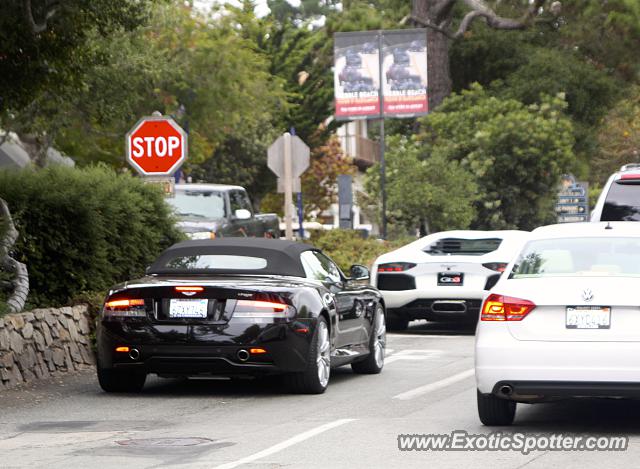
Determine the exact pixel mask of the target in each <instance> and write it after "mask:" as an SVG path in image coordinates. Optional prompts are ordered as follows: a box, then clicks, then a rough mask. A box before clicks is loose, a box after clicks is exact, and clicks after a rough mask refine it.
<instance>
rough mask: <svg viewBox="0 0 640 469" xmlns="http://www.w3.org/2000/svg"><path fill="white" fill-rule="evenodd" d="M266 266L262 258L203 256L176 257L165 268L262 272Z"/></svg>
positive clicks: (265, 261)
mask: <svg viewBox="0 0 640 469" xmlns="http://www.w3.org/2000/svg"><path fill="white" fill-rule="evenodd" d="M266 266H267V260H266V259H263V258H261V257H250V256H234V255H214V254H203V255H197V256H178V257H174V258H172V259H169V260H168V261H167V262H166V263H165V265H164V266H163V267H164V268H167V269H179V270H183V269H193V270H198V269H215V270H260V269H264V268H265V267H266Z"/></svg>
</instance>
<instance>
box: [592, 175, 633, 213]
mask: <svg viewBox="0 0 640 469" xmlns="http://www.w3.org/2000/svg"><path fill="white" fill-rule="evenodd" d="M637 182H640V181H636V183H635V184H633V183H629V182H620V181H616V182H614V183H613V184H611V188H610V189H609V193H608V194H607V198H606V199H605V202H604V207H603V209H602V216H601V218H600V220H601V221H640V184H638V183H637Z"/></svg>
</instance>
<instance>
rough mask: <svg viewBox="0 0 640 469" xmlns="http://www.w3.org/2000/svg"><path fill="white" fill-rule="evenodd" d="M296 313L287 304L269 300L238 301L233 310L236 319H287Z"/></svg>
mask: <svg viewBox="0 0 640 469" xmlns="http://www.w3.org/2000/svg"><path fill="white" fill-rule="evenodd" d="M293 311H295V310H294V309H293V308H292V307H291V306H289V305H287V304H285V303H278V302H276V301H267V300H238V301H237V302H236V307H235V309H234V310H233V317H235V318H287V317H289V316H290V313H292V312H293Z"/></svg>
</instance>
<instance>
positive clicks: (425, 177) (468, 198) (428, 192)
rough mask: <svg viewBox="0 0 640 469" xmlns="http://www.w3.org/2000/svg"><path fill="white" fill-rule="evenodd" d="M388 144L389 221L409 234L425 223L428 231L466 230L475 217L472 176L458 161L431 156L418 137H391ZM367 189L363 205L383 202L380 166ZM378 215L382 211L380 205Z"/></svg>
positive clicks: (369, 175)
mask: <svg viewBox="0 0 640 469" xmlns="http://www.w3.org/2000/svg"><path fill="white" fill-rule="evenodd" d="M388 146H389V148H388V151H387V153H386V164H387V184H386V188H387V210H388V219H389V222H390V223H391V224H396V225H402V226H404V227H405V228H406V229H407V230H408V231H415V229H417V228H418V227H420V225H421V224H425V225H427V227H428V230H429V231H442V230H452V229H465V228H468V227H469V225H470V224H471V222H472V221H473V219H474V216H475V208H474V206H473V203H474V201H475V200H476V199H477V191H478V187H477V185H476V183H475V178H474V177H473V175H472V174H471V173H470V172H469V171H468V170H467V169H465V168H463V167H462V165H461V164H460V163H459V162H458V161H449V160H447V159H446V158H445V157H444V156H443V155H440V154H435V153H434V154H430V153H429V151H428V150H427V148H426V147H424V146H423V145H421V144H420V142H418V141H417V140H416V139H410V138H407V137H401V136H393V137H390V138H389V142H388ZM454 182H455V183H454ZM365 189H366V193H367V196H368V197H367V198H365V200H364V202H365V203H366V202H367V201H369V202H371V201H378V200H380V193H379V191H380V167H379V165H375V166H373V167H371V168H370V169H369V170H368V171H367V174H366V181H365ZM367 199H368V200H367ZM376 212H377V213H380V209H379V207H378V206H377V204H376Z"/></svg>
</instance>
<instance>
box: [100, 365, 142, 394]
mask: <svg viewBox="0 0 640 469" xmlns="http://www.w3.org/2000/svg"><path fill="white" fill-rule="evenodd" d="M146 379H147V375H146V373H139V372H131V371H124V370H107V369H104V368H98V382H99V383H100V387H101V388H102V389H103V390H104V391H105V392H132V393H133V392H140V391H142V388H143V387H144V382H145V381H146Z"/></svg>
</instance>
